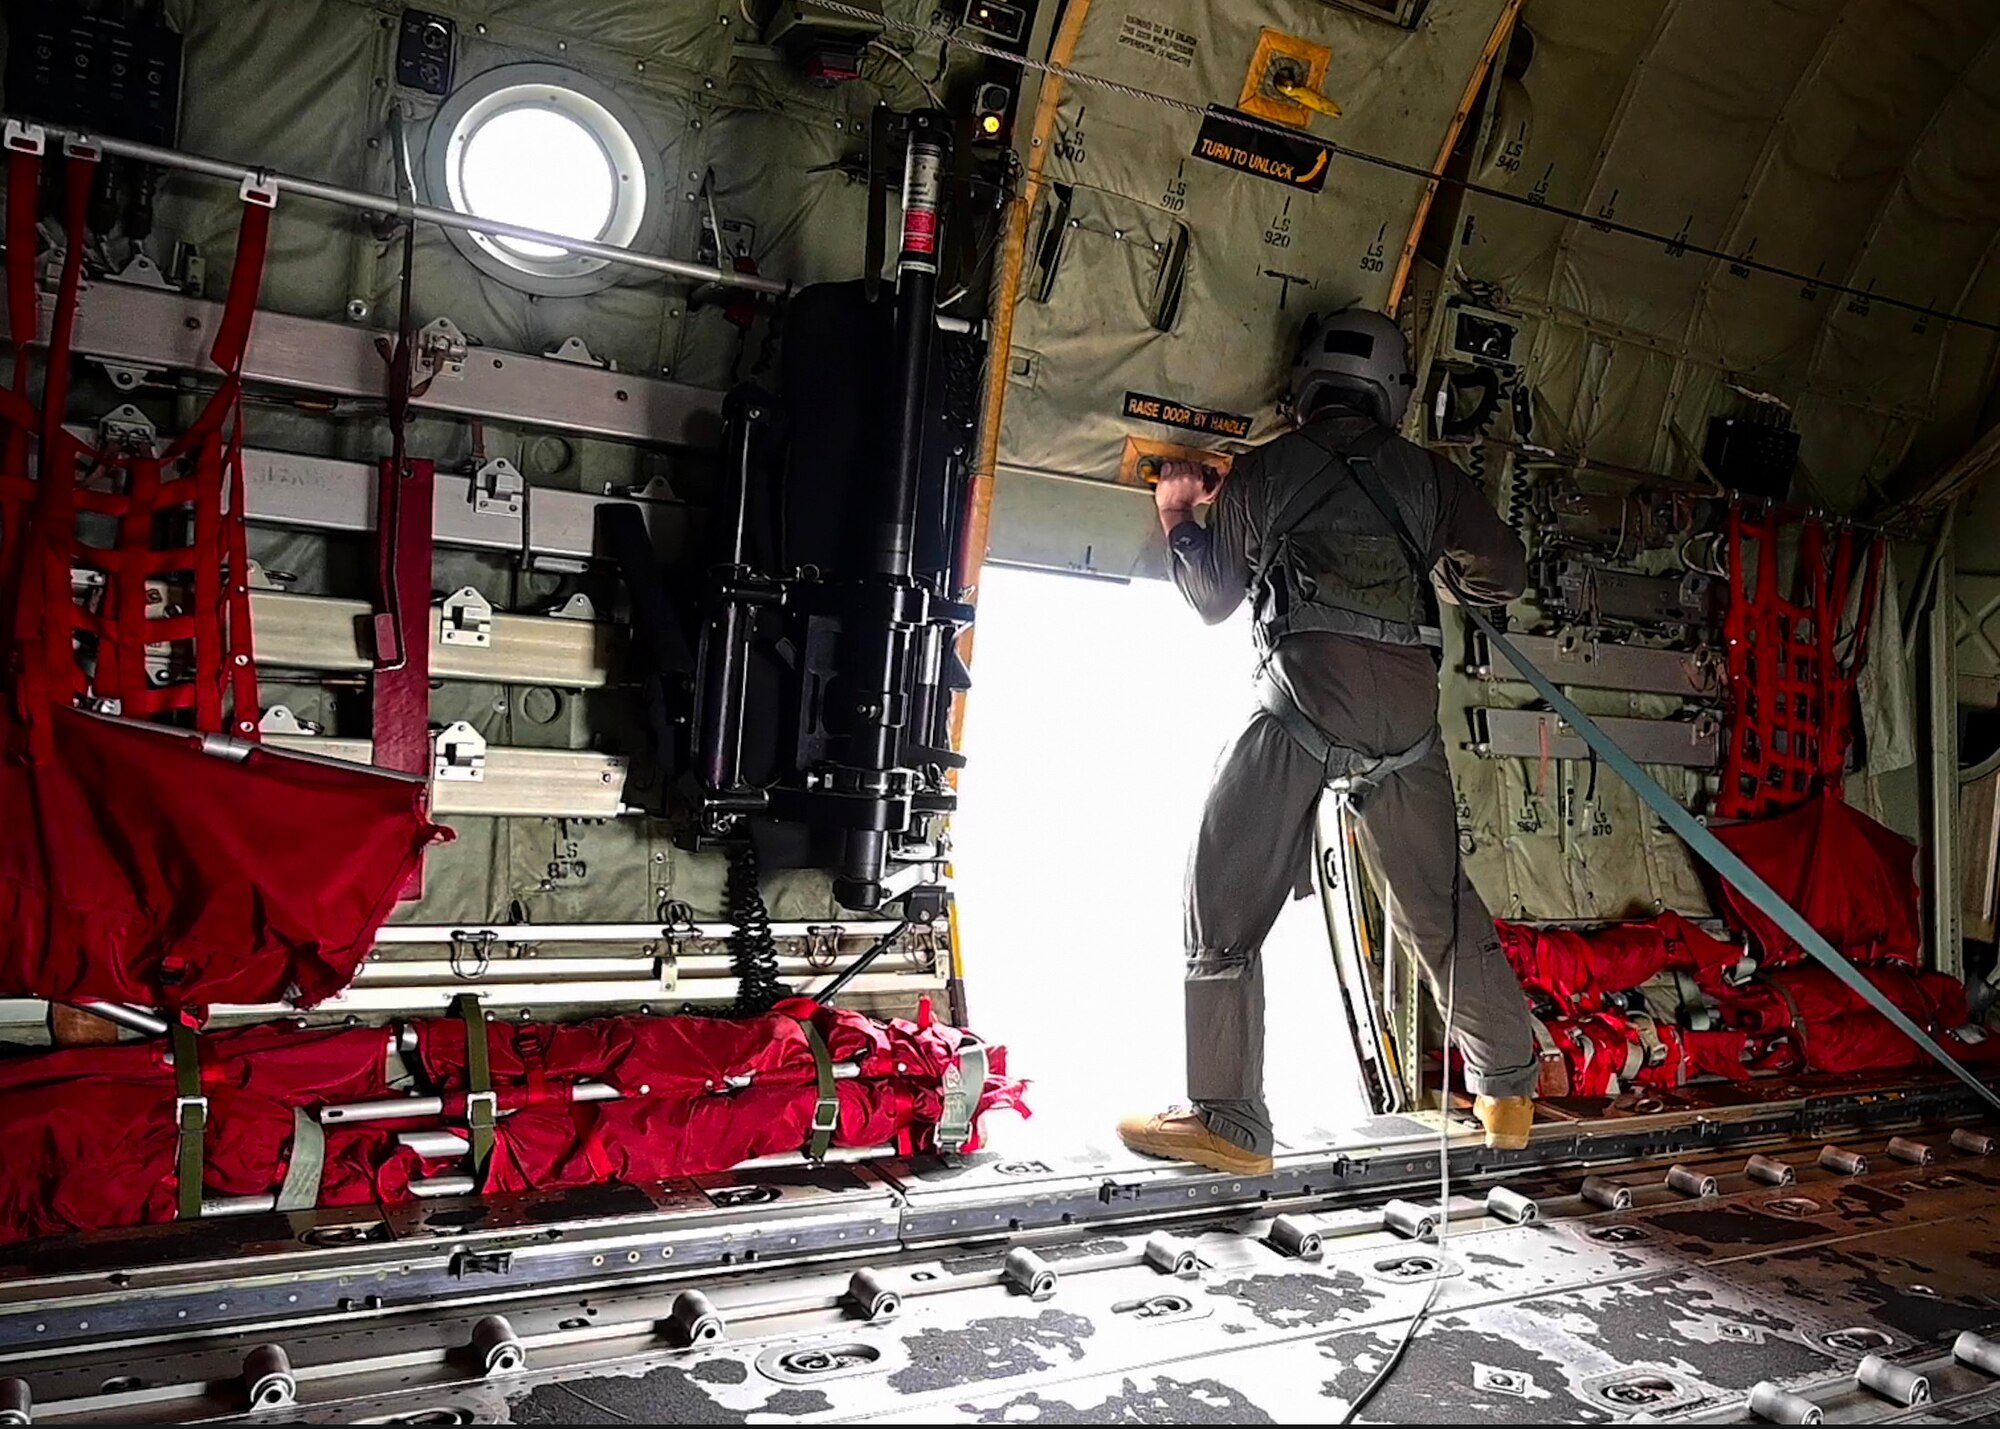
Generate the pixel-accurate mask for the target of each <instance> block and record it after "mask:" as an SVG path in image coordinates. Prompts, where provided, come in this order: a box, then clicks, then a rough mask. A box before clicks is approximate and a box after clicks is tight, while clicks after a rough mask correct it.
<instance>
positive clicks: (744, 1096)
mask: <svg viewBox="0 0 2000 1429" xmlns="http://www.w3.org/2000/svg"><path fill="white" fill-rule="evenodd" d="M802 1019H803V1020H810V1021H811V1022H812V1023H813V1025H814V1027H815V1028H816V1029H817V1030H818V1031H819V1033H820V1035H821V1036H822V1038H823V1039H824V1041H825V1044H826V1046H827V1048H828V1050H829V1054H830V1057H831V1060H832V1061H833V1062H834V1063H836V1064H843V1065H848V1066H852V1067H854V1068H855V1069H856V1073H857V1074H856V1075H854V1076H852V1077H851V1078H849V1077H843V1078H842V1079H841V1080H840V1081H839V1082H838V1083H837V1093H838V1098H839V1116H838V1119H837V1122H836V1124H835V1126H834V1128H833V1132H832V1137H831V1144H832V1145H834V1146H845V1147H875V1146H895V1147H896V1148H897V1149H898V1150H899V1151H902V1152H906V1153H916V1152H922V1151H928V1150H932V1149H934V1148H935V1147H936V1145H937V1132H938V1126H939V1123H940V1121H941V1119H942V1118H943V1116H944V1113H945V1091H946V1087H947V1084H948V1082H950V1081H951V1080H952V1079H953V1078H954V1077H955V1076H957V1075H959V1074H960V1072H961V1068H962V1067H963V1066H966V1065H977V1059H976V1058H972V1059H967V1060H965V1061H963V1062H962V1060H961V1059H962V1057H963V1056H964V1054H966V1053H967V1052H968V1051H969V1050H970V1049H974V1048H980V1050H982V1051H983V1053H984V1060H985V1068H986V1073H985V1079H984V1082H983V1083H982V1084H981V1085H980V1086H978V1087H969V1088H968V1089H967V1090H968V1092H969V1094H970V1097H971V1102H970V1106H971V1118H970V1127H971V1132H972V1139H971V1141H970V1143H969V1144H968V1145H967V1147H966V1149H968V1150H970V1149H974V1148H976V1147H977V1145H978V1143H979V1133H978V1128H979V1125H980V1121H981V1119H982V1118H983V1117H984V1116H985V1115H986V1113H988V1112H990V1111H992V1110H994V1109H995V1108H998V1107H1009V1108H1013V1109H1015V1110H1020V1111H1023V1112H1025V1108H1024V1107H1023V1105H1022V1100H1021V1098H1022V1092H1023V1087H1022V1084H1021V1083H1019V1082H1015V1081H1010V1080H1009V1079H1008V1078H1007V1075H1006V1051H1005V1049H1004V1048H1000V1047H983V1048H982V1047H981V1045H980V1044H979V1043H977V1041H976V1039H974V1038H972V1037H971V1036H970V1035H969V1034H967V1033H964V1032H961V1031H959V1030H957V1029H955V1028H951V1027H944V1026H940V1025H936V1024H930V1025H923V1026H919V1025H917V1024H913V1023H908V1022H877V1021H875V1020H873V1019H871V1018H868V1017H865V1016H863V1015H861V1014H860V1013H855V1012H848V1011H844V1010H836V1009H831V1008H820V1007H817V1006H816V1005H815V1004H812V1003H809V1002H794V1003H789V1004H785V1005H784V1006H783V1007H782V1008H781V1010H779V1011H777V1012H774V1013H772V1014H771V1015H769V1016H766V1017H760V1018H754V1019H749V1020H745V1021H741V1022H724V1021H719V1020H714V1019H708V1018H695V1017H671V1018H659V1017H609V1018H601V1019H596V1020H593V1021H590V1022H582V1023H576V1024H572V1025H567V1026H533V1025H527V1026H524V1025H519V1024H512V1023H499V1022H489V1023H487V1024H486V1029H487V1040H488V1047H489V1050H490V1053H491V1063H492V1086H493V1090H494V1092H495V1094H496V1100H497V1102H498V1106H499V1109H500V1112H501V1114H500V1116H499V1118H498V1121H497V1123H496V1126H495V1135H494V1147H493V1152H492V1156H491V1159H490V1161H489V1163H488V1167H487V1172H486V1176H485V1181H484V1185H483V1189H484V1190H487V1191H492V1192H513V1191H529V1190H556V1189H563V1188H568V1187H576V1186H588V1185H598V1184H602V1183H605V1182H608V1181H622V1182H627V1183H630V1184H637V1185H655V1184H657V1183H659V1182H660V1181H662V1180H670V1179H674V1178H678V1177H685V1176H696V1175H704V1174H709V1173H713V1172H719V1171H726V1170H728V1169H729V1168H730V1167H732V1166H735V1165H738V1164H740V1163H741V1162H743V1161H747V1160H752V1159H755V1158H757V1157H761V1156H768V1155H782V1154H787V1153H794V1152H799V1151H801V1150H803V1149H805V1148H806V1147H807V1146H808V1144H809V1142H810V1141H811V1139H812V1133H813V1117H814V1111H815V1108H816V1105H817V1103H818V1063H817V1060H816V1058H815V1055H814V1053H813V1050H812V1047H811V1044H810V1039H809V1038H808V1037H807V1035H806V1033H805V1031H804V1028H803V1021H802ZM466 1026H467V1024H466V1022H465V1021H464V1020H462V1019H458V1018H445V1019H432V1020H425V1021H421V1022H416V1023H413V1024H410V1025H409V1027H410V1030H412V1031H414V1032H415V1034H416V1045H417V1048H418V1051H417V1053H416V1054H415V1056H414V1058H413V1059H412V1060H413V1061H414V1063H415V1064H416V1065H415V1067H414V1069H413V1070H414V1071H415V1072H416V1073H417V1074H418V1077H417V1079H418V1081H420V1082H422V1083H424V1084H425V1085H423V1086H422V1087H420V1088H418V1090H421V1091H425V1092H428V1093H435V1094H441V1095H442V1096H443V1097H444V1100H445V1102H446V1114H445V1117H444V1119H443V1120H442V1121H440V1119H439V1118H438V1117H436V1116H428V1117H421V1118H409V1119H402V1120H393V1121H365V1122H345V1123H344V1122H335V1123H332V1124H329V1125H326V1126H324V1127H322V1126H321V1125H320V1123H319V1121H318V1115H319V1112H320V1111H321V1109H323V1108H324V1107H327V1106H329V1105H339V1104H342V1103H349V1102H357V1101H373V1100H376V1099H379V1098H384V1097H392V1096H396V1095H398V1094H399V1093H400V1091H408V1090H410V1088H407V1087H403V1088H400V1089H399V1087H398V1086H397V1085H396V1084H395V1083H394V1082H393V1081H392V1075H393V1073H392V1065H393V1062H394V1058H392V1056H391V1055H390V1054H391V1051H392V1048H393V1047H395V1046H397V1045H399V1041H398V1037H397V1032H396V1030H395V1029H391V1028H383V1027H375V1028H350V1029H339V1030H335V1031H307V1030H302V1029H300V1028H297V1027H293V1026H290V1025H288V1024H273V1025H266V1026H257V1027H246V1028H234V1029H227V1030H223V1031H219V1032H215V1033H212V1034H209V1035H206V1036H203V1037H201V1038H199V1039H198V1050H199V1056H200V1063H201V1080H202V1090H203V1094H204V1095H206V1096H207V1097H208V1099H209V1113H208V1123H207V1130H206V1133H205V1135H204V1137H203V1175H202V1189H203V1192H204V1194H205V1196H206V1197H207V1198H208V1199H210V1200H213V1199H216V1198H219V1197H231V1196H267V1195H272V1194H274V1193H276V1192H278V1191H279V1189H280V1188H281V1187H283V1186H285V1184H286V1180H287V1174H288V1172H289V1171H290V1169H291V1164H292V1162H293V1160H294V1158H295V1156H296V1155H297V1152H298V1140H297V1138H298V1137H299V1136H301V1135H308V1136H311V1135H319V1136H323V1138H324V1156H325V1167H324V1170H323V1171H322V1172H321V1173H320V1177H319V1180H318V1182H317V1185H316V1187H312V1186H308V1188H307V1198H306V1203H307V1204H316V1205H322V1206H336V1205H356V1204H367V1203H370V1202H374V1201H378V1200H379V1201H382V1202H395V1201H401V1200H406V1199H408V1198H409V1197H410V1196H411V1194H412V1192H411V1189H410V1187H411V1182H412V1181H413V1180H419V1179H422V1177H423V1176H424V1175H425V1174H427V1173H430V1172H435V1173H436V1174H440V1175H453V1174H463V1172H464V1171H465V1170H466V1169H469V1164H470V1163H469V1162H465V1163H462V1164H457V1165H453V1166H449V1167H438V1166H435V1165H427V1164H426V1163H424V1162H422V1161H421V1160H420V1159H419V1158H418V1157H417V1156H416V1154H415V1153H414V1152H412V1151H410V1150H408V1149H407V1148H404V1147H401V1146H400V1145H399V1144H398V1142H397V1136H398V1134H399V1133H401V1132H404V1131H410V1130H418V1129H426V1130H436V1129H444V1128H448V1127H451V1126H454V1125H456V1126H459V1127H463V1125H464V1122H463V1117H464V1112H465V1093H466V1091H467V1090H469V1088H468V1085H467V1077H466V1058H465V1050H466ZM169 1057H170V1054H169V1050H168V1044H167V1042H166V1041H165V1040H164V1039H162V1040H158V1041H152V1042H131V1043H123V1044H119V1045H117V1046H110V1047H79V1048H72V1049H67V1050H63V1051H57V1052H49V1053H44V1054H38V1055H35V1056H30V1057H21V1058H16V1059H12V1060H8V1061H3V1062H0V1146H6V1147H7V1148H8V1153H9V1154H8V1155H7V1156H5V1157H3V1158H0V1241H14V1240H24V1239H30V1238H34V1237H38V1236H49V1235H62V1234H68V1233H75V1232H82V1231H95V1230H108V1229H113V1228H117V1227H122V1226H134V1225H143V1224H148V1223H152V1222H160V1221H169V1220H172V1219H174V1213H175V1206H176V1203H177V1189H178V1188H177V1184H176V1176H177V1166H178V1159H177V1152H178V1149H179V1138H178V1133H177V1130H176V1117H175V1101H176V1092H175V1078H174V1068H173V1066H172V1065H171V1062H170V1060H169ZM586 1081H595V1082H604V1083H608V1084H610V1085H612V1086H614V1087H616V1088H618V1090H619V1091H620V1093H621V1094H622V1095H621V1099H620V1100H617V1101H609V1102H586V1103H579V1102H575V1101H574V1100H573V1099H572V1093H573V1091H574V1089H575V1087H576V1086H577V1085H578V1084H579V1083H581V1082H586Z"/></svg>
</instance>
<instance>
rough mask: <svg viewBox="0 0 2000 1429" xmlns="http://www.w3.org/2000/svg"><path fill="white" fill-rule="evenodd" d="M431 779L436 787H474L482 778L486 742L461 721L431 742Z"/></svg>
mask: <svg viewBox="0 0 2000 1429" xmlns="http://www.w3.org/2000/svg"><path fill="white" fill-rule="evenodd" d="M431 777H432V778H433V779H436V780H438V781H439V782H440V783H460V784H477V783H480V782H481V781H483V780H484V779H485V778H486V738H485V736H484V735H482V734H480V732H479V731H478V730H476V729H474V728H473V727H472V726H471V725H469V724H467V723H466V722H465V721H464V720H458V721H455V722H454V723H452V724H448V725H446V726H445V727H444V728H443V729H441V730H439V731H438V732H437V734H436V735H434V736H433V737H432V739H431Z"/></svg>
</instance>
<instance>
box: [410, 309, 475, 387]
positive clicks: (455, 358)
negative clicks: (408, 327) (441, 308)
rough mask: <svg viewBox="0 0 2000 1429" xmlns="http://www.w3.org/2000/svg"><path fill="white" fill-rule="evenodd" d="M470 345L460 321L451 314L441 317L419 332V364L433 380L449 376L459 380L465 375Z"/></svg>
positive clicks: (427, 324)
mask: <svg viewBox="0 0 2000 1429" xmlns="http://www.w3.org/2000/svg"><path fill="white" fill-rule="evenodd" d="M466 347H467V344H466V341H465V334H464V333H462V332H460V331H459V330H458V324H457V323H455V322H453V321H452V320H451V319H450V318H437V319H435V320H434V321H432V322H429V323H426V324H425V325H424V328H423V330H422V331H421V332H419V333H418V334H417V356H418V366H420V367H421V368H423V370H424V371H425V372H428V373H429V374H430V375H431V377H432V379H433V380H435V379H436V378H439V377H449V378H451V379H453V380H454V381H455V380H457V379H458V378H461V377H463V376H465V353H466Z"/></svg>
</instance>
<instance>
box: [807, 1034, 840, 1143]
mask: <svg viewBox="0 0 2000 1429" xmlns="http://www.w3.org/2000/svg"><path fill="white" fill-rule="evenodd" d="M799 1026H801V1027H803V1028H805V1030H806V1045H807V1046H809V1047H811V1048H812V1054H813V1070H814V1072H815V1073H816V1074H817V1075H818V1079H819V1100H818V1101H816V1102H814V1103H813V1119H812V1137H811V1139H810V1140H808V1141H807V1142H806V1160H808V1161H824V1160H825V1159H826V1153H827V1148H828V1147H830V1146H832V1145H833V1134H834V1132H836V1131H838V1130H839V1129H840V1085H839V1083H837V1082H836V1081H834V1079H833V1054H832V1053H831V1052H829V1051H827V1049H826V1038H824V1037H822V1036H820V1035H819V1029H818V1028H817V1027H815V1026H813V1025H812V1023H811V1022H810V1021H808V1020H806V1019H804V1018H801V1019H800V1020H799Z"/></svg>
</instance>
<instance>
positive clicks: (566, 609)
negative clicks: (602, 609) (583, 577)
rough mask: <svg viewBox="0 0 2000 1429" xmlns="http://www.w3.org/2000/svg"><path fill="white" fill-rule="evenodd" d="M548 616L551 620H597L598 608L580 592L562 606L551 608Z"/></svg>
mask: <svg viewBox="0 0 2000 1429" xmlns="http://www.w3.org/2000/svg"><path fill="white" fill-rule="evenodd" d="M546 614H547V615H548V617H549V619H551V620H595V619H597V606H596V604H595V603H594V602H593V601H592V600H591V598H590V597H589V596H588V595H587V594H585V593H584V592H583V591H578V592H577V593H576V594H575V595H572V596H571V597H570V598H569V599H568V600H566V601H564V602H563V603H562V604H561V605H553V606H550V607H549V609H548V610H547V612H546Z"/></svg>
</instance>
